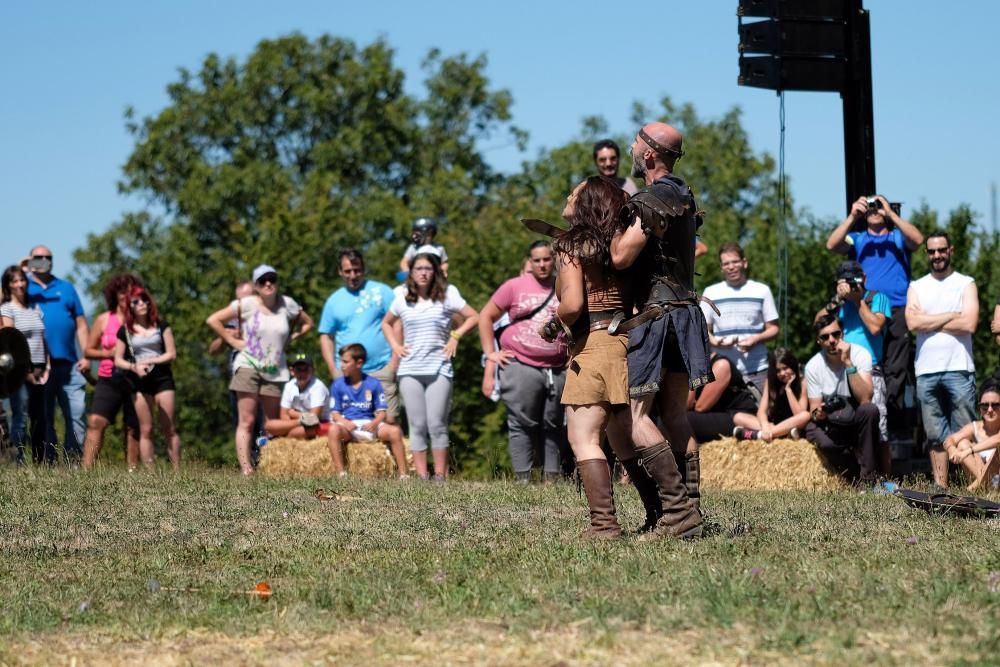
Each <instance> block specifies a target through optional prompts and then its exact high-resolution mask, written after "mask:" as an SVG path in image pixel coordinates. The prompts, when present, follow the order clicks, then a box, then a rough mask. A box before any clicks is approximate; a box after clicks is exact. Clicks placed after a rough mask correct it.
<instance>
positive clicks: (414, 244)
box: [399, 218, 448, 281]
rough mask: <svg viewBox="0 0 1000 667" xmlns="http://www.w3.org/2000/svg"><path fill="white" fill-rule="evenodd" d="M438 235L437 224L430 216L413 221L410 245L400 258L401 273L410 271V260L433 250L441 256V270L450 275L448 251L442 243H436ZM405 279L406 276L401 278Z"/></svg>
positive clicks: (445, 274) (446, 275)
mask: <svg viewBox="0 0 1000 667" xmlns="http://www.w3.org/2000/svg"><path fill="white" fill-rule="evenodd" d="M436 235H437V224H436V223H435V222H434V221H433V220H432V219H430V218H417V219H416V220H414V221H413V228H412V229H411V231H410V245H408V246H406V252H405V253H403V259H401V260H399V270H400V272H401V273H406V274H408V273H409V272H410V262H412V261H413V258H414V257H416V256H417V255H418V254H419V253H422V252H429V251H431V249H432V248H433V251H434V252H436V253H437V255H438V257H440V258H441V272H442V273H444V276H445V278H447V277H448V253H447V252H445V249H444V246H443V245H441V244H440V243H434V237H435V236H436ZM401 280H403V281H405V280H406V278H405V276H404V277H402V278H401Z"/></svg>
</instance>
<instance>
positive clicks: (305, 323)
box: [291, 310, 315, 340]
mask: <svg viewBox="0 0 1000 667" xmlns="http://www.w3.org/2000/svg"><path fill="white" fill-rule="evenodd" d="M295 322H296V323H297V324H298V325H299V330H298V331H296V332H295V333H293V334H292V338H291V339H292V340H296V339H298V338H302V337H303V336H305V335H306V334H307V333H309V332H310V331H312V328H313V325H314V324H315V323H314V322H313V319H312V318H311V317H309V313H307V312H306V311H305V310H300V311H299V316H298V317H296V318H295Z"/></svg>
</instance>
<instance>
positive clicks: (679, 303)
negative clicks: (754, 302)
mask: <svg viewBox="0 0 1000 667" xmlns="http://www.w3.org/2000/svg"><path fill="white" fill-rule="evenodd" d="M699 301H704V302H705V303H707V304H708V305H709V306H711V307H712V310H714V311H715V313H716V314H717V315H719V314H720V313H719V308H718V307H717V306H716V305H715V304H714V303H713V302H712V300H711V299H706V298H705V297H700V299H699V298H691V299H677V300H673V301H661V302H660V303H653V304H649V305H647V306H646V309H645V310H643V311H642V312H641V313H639V314H638V315H636V316H635V317H632V318H630V319H627V320H625V321H619V323H618V324H617V326H615V323H614V322H612V326H609V327H608V333H609V334H611V335H612V336H616V335H618V334H623V333H628V332H629V331H631V330H632V329H635V328H636V327H638V326H640V325H643V324H645V323H646V322H652V321H654V320H658V319H660V318H661V317H663V316H664V315H666V314H667V313H669V312H670V311H671V310H674V309H676V308H681V307H684V306H697V305H698V302H699Z"/></svg>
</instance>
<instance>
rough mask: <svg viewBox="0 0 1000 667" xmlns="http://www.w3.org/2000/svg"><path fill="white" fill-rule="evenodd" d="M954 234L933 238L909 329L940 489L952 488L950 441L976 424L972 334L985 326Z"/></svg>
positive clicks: (909, 303)
mask: <svg viewBox="0 0 1000 667" xmlns="http://www.w3.org/2000/svg"><path fill="white" fill-rule="evenodd" d="M954 251H955V249H954V248H953V247H952V245H951V240H950V239H949V238H948V234H947V233H945V232H942V231H935V232H931V233H930V234H929V235H928V236H927V256H928V258H929V259H930V264H931V272H930V273H928V274H927V275H926V276H924V277H923V278H921V279H920V280H915V281H913V283H911V284H910V289H909V291H908V292H907V294H906V324H907V326H909V327H910V331H913V332H914V333H916V334H917V357H916V361H915V363H914V368H915V370H916V374H917V400H918V401H919V402H920V414H921V415H922V416H923V420H924V432H925V433H926V434H927V445H928V447H929V448H930V457H931V471H932V472H933V473H934V483H935V484H937V485H938V486H940V487H947V486H948V454H947V452H945V450H944V441H945V439H946V438H947V437H948V436H949V435H951V434H952V433H957V432H958V431H959V429H961V428H962V427H963V426H965V425H966V424H968V423H969V422H971V421H973V420H975V418H976V366H975V363H973V360H972V334H974V333H975V332H976V323H977V322H978V320H979V292H978V290H976V283H975V281H974V280H973V279H972V278H971V277H970V276H966V275H963V274H961V273H959V272H958V271H956V270H955V268H954V267H953V266H952V265H951V256H952V253H953V252H954Z"/></svg>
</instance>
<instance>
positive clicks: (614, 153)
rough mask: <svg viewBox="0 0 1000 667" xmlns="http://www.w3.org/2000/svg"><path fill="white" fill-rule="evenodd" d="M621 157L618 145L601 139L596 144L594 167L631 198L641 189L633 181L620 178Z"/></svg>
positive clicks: (609, 140)
mask: <svg viewBox="0 0 1000 667" xmlns="http://www.w3.org/2000/svg"><path fill="white" fill-rule="evenodd" d="M619 157H620V156H619V150H618V144H616V143H615V142H613V141H612V140H611V139H601V140H600V141H598V142H597V143H595V144H594V166H596V167H597V171H598V173H600V175H601V176H604V177H605V178H610V179H612V180H614V182H615V183H617V184H618V187H620V188H621V189H622V190H624V191H625V194H627V195H628V196H629V197H631V196H632V195H634V194H635V193H637V192H638V191H639V188H637V187H635V183H633V182H632V180H631V179H628V178H621V177H619V176H618V159H619Z"/></svg>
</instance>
